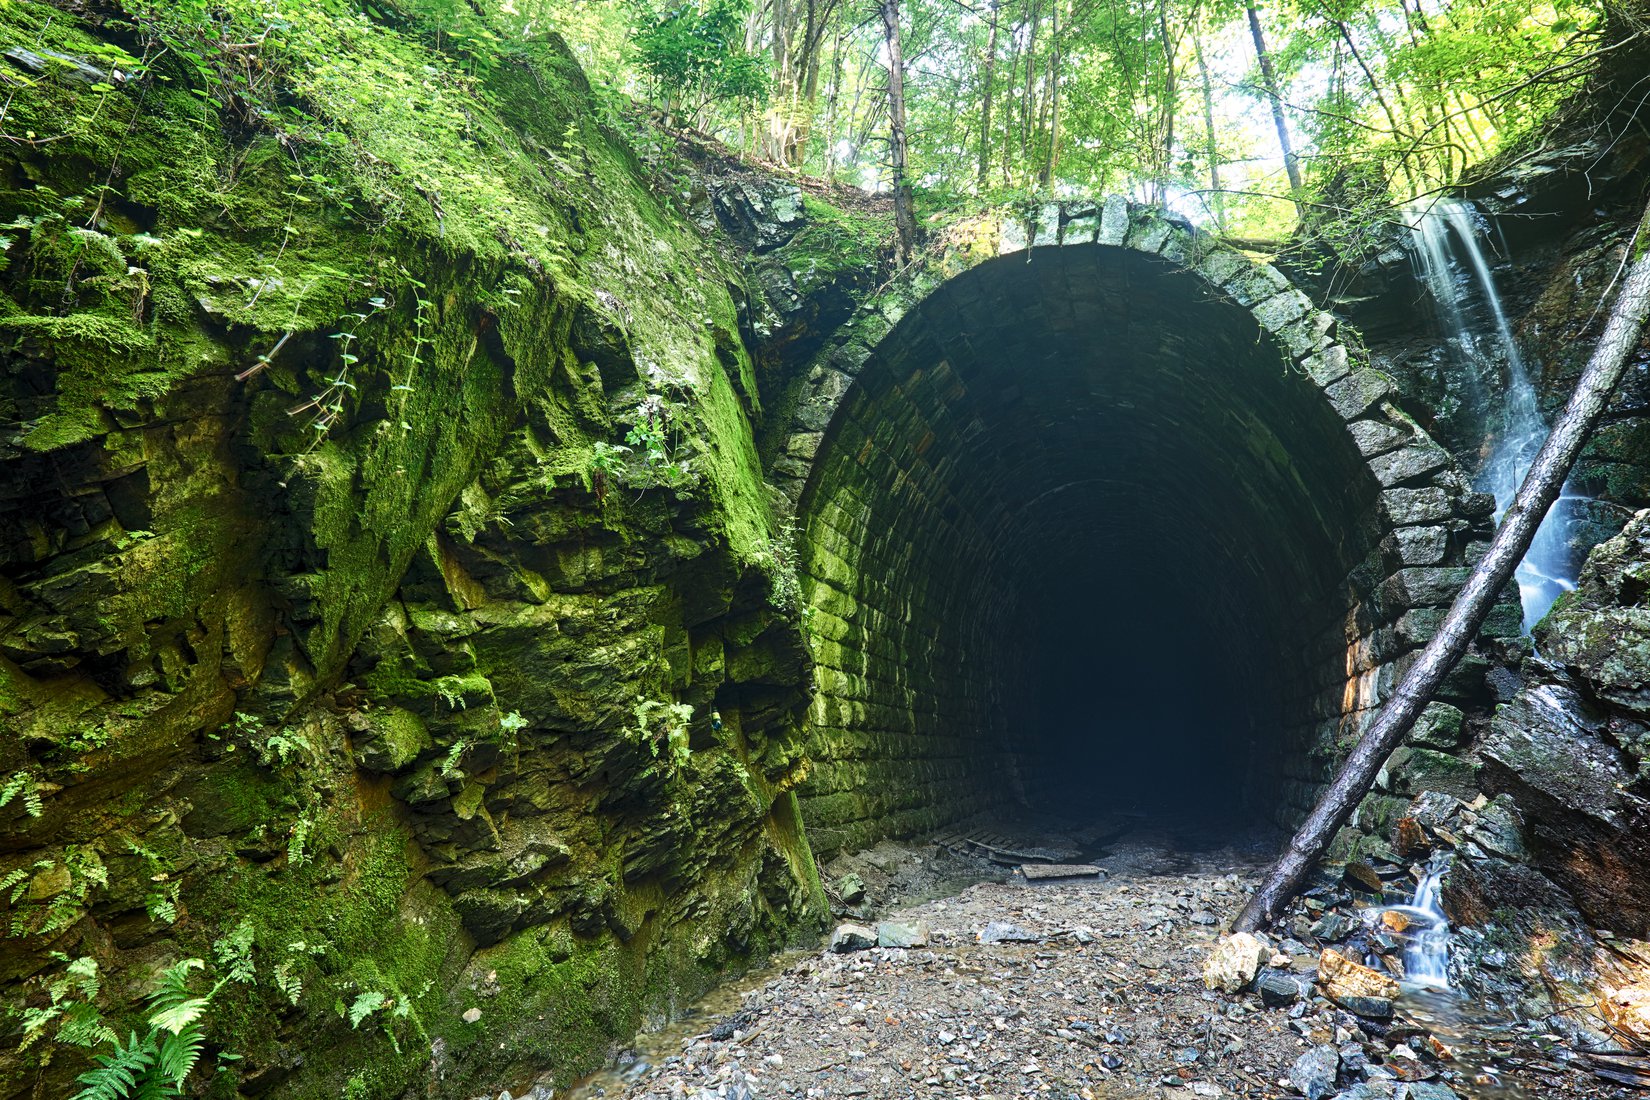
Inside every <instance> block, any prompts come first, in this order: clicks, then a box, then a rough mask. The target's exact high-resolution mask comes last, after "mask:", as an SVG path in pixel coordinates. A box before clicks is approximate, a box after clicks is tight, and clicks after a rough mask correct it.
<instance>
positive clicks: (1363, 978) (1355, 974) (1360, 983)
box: [1318, 951, 1398, 1001]
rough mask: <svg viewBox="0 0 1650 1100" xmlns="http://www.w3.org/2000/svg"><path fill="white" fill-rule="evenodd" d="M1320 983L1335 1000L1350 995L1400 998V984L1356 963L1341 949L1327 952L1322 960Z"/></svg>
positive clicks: (1319, 973)
mask: <svg viewBox="0 0 1650 1100" xmlns="http://www.w3.org/2000/svg"><path fill="white" fill-rule="evenodd" d="M1318 984H1319V985H1321V986H1323V990H1324V993H1325V995H1327V996H1328V997H1329V999H1330V1000H1332V1001H1340V1000H1343V999H1345V998H1347V997H1379V998H1384V999H1386V1000H1388V1001H1391V1000H1396V999H1397V997H1398V983H1397V982H1396V981H1394V980H1393V979H1392V978H1390V977H1388V976H1387V975H1385V974H1382V973H1381V972H1380V971H1379V970H1371V969H1370V968H1369V967H1367V966H1364V965H1362V964H1360V963H1355V962H1353V961H1352V960H1351V959H1349V958H1347V957H1346V956H1345V955H1343V954H1341V953H1340V952H1339V951H1325V952H1324V953H1323V956H1322V957H1321V958H1319V959H1318Z"/></svg>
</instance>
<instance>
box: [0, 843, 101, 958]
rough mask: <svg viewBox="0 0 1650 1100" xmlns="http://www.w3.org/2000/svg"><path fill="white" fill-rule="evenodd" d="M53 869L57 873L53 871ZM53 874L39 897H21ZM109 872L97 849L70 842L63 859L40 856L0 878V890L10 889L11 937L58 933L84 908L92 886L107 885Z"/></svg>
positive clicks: (71, 922) (81, 913)
mask: <svg viewBox="0 0 1650 1100" xmlns="http://www.w3.org/2000/svg"><path fill="white" fill-rule="evenodd" d="M53 872H58V873H57V874H53ZM46 874H53V878H52V879H51V880H48V882H47V884H46V886H45V889H43V890H42V891H41V893H42V896H41V897H40V898H39V899H38V900H32V901H31V900H28V899H26V898H24V894H25V892H27V891H29V890H30V889H31V888H32V887H33V886H34V885H35V883H36V881H37V880H39V878H40V876H42V875H46ZM108 884H109V872H108V870H107V869H106V868H105V867H104V866H103V860H102V859H101V858H100V857H99V856H98V854H97V849H95V848H92V847H89V846H86V845H77V844H71V845H69V847H67V848H65V849H64V851H63V857H62V860H61V861H59V860H55V859H49V858H48V859H40V860H36V861H35V862H34V864H33V865H32V866H30V867H26V868H14V869H12V870H11V871H9V872H8V873H7V874H6V875H5V876H4V877H3V878H0V890H10V891H11V894H10V895H9V896H8V898H7V902H8V904H10V905H11V906H12V915H11V923H10V934H11V935H12V936H17V937H21V936H50V935H52V934H54V933H56V932H61V931H62V930H63V929H65V928H67V927H69V926H70V925H71V924H73V923H74V922H75V921H77V920H79V919H80V918H81V916H82V915H84V913H85V911H86V902H87V899H88V898H89V897H90V895H91V892H92V890H93V888H94V887H99V886H107V885H108Z"/></svg>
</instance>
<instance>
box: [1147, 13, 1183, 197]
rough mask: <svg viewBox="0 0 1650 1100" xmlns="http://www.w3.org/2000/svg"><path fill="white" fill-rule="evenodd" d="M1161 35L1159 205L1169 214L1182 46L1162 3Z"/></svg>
mask: <svg viewBox="0 0 1650 1100" xmlns="http://www.w3.org/2000/svg"><path fill="white" fill-rule="evenodd" d="M1157 33H1158V35H1159V36H1160V37H1161V38H1162V39H1163V127H1162V133H1163V144H1162V148H1161V151H1160V152H1159V154H1158V165H1157V180H1156V182H1155V183H1154V184H1153V185H1152V186H1153V187H1154V188H1156V190H1157V197H1156V201H1157V205H1158V206H1159V207H1161V208H1162V209H1163V211H1164V212H1165V213H1167V212H1168V209H1169V166H1170V165H1171V164H1173V163H1174V122H1175V101H1176V94H1175V71H1174V55H1175V52H1176V50H1177V49H1178V47H1179V45H1180V44H1179V43H1178V42H1176V41H1175V40H1174V38H1173V37H1172V36H1171V35H1170V34H1169V3H1168V0H1159V3H1158V5H1157Z"/></svg>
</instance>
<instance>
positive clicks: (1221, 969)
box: [1203, 932, 1272, 993]
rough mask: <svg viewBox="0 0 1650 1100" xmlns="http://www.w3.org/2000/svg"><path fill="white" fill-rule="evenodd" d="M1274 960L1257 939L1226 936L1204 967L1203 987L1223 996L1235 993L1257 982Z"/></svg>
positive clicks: (1261, 941) (1267, 947) (1267, 949)
mask: <svg viewBox="0 0 1650 1100" xmlns="http://www.w3.org/2000/svg"><path fill="white" fill-rule="evenodd" d="M1271 956H1272V949H1271V947H1270V946H1268V945H1267V944H1266V942H1265V941H1263V940H1261V939H1260V938H1259V937H1258V936H1253V935H1250V934H1249V933H1248V932H1239V933H1237V934H1236V935H1234V936H1227V937H1225V938H1224V939H1222V940H1221V941H1220V943H1218V944H1217V945H1215V949H1214V951H1212V952H1211V953H1210V954H1209V959H1208V961H1207V962H1205V963H1204V964H1203V984H1204V985H1206V986H1208V987H1209V988H1210V989H1218V990H1220V991H1221V992H1222V993H1236V992H1238V991H1239V990H1241V989H1244V988H1246V987H1247V986H1248V985H1249V983H1250V982H1252V981H1254V980H1255V975H1256V974H1257V973H1258V972H1259V971H1260V968H1261V967H1262V966H1264V965H1265V964H1266V960H1267V959H1269V958H1271Z"/></svg>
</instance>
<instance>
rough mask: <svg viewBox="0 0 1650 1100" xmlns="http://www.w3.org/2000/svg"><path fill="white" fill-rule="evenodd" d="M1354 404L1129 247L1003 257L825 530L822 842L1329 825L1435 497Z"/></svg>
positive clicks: (918, 344)
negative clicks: (1010, 825) (1113, 825)
mask: <svg viewBox="0 0 1650 1100" xmlns="http://www.w3.org/2000/svg"><path fill="white" fill-rule="evenodd" d="M1028 257H1029V259H1028ZM1342 404H1343V405H1344V402H1343V403H1342ZM1335 406H1336V402H1333V401H1331V400H1329V399H1326V395H1325V391H1324V389H1323V388H1322V387H1321V386H1320V385H1318V384H1317V383H1315V382H1314V380H1313V379H1312V378H1310V377H1308V376H1307V375H1306V374H1304V373H1303V372H1302V371H1301V370H1299V369H1298V368H1297V367H1294V366H1292V365H1291V356H1290V353H1289V352H1288V351H1286V350H1285V349H1284V348H1282V347H1281V346H1280V343H1279V341H1278V340H1276V339H1275V338H1274V337H1273V336H1272V334H1271V333H1270V332H1268V331H1267V330H1266V328H1264V327H1263V326H1262V325H1261V324H1260V323H1259V322H1258V321H1257V319H1256V316H1255V314H1254V313H1253V312H1252V311H1251V310H1249V309H1247V308H1244V307H1243V306H1240V305H1238V304H1236V303H1234V302H1233V301H1231V300H1230V299H1229V298H1226V297H1225V296H1223V295H1221V294H1220V293H1219V292H1218V291H1216V290H1215V289H1213V288H1212V287H1211V286H1210V285H1209V283H1208V282H1207V281H1205V280H1204V279H1202V278H1200V277H1199V275H1198V274H1197V273H1195V272H1193V271H1189V270H1187V269H1186V268H1185V267H1183V266H1181V265H1178V264H1175V263H1172V262H1170V261H1168V260H1165V259H1163V258H1162V257H1161V256H1158V255H1152V254H1149V253H1142V252H1137V251H1133V250H1131V249H1126V248H1117V247H1107V246H1104V245H1097V244H1090V245H1080V246H1075V247H1073V246H1067V247H1062V248H1058V249H1048V250H1045V251H1042V252H1036V251H1033V252H1027V253H1019V254H1016V255H1012V256H1007V257H1003V258H1000V259H995V260H990V261H987V262H986V263H983V264H981V265H980V266H978V267H976V268H974V269H972V270H970V271H967V272H965V273H964V274H962V275H959V276H957V277H955V278H953V279H952V280H950V281H949V282H947V283H945V284H944V285H942V286H941V287H940V288H939V289H937V290H935V291H934V292H933V293H932V294H930V295H929V296H928V297H927V298H926V299H924V300H923V301H922V302H921V303H920V304H918V305H917V306H916V308H914V309H913V310H911V311H910V312H909V313H908V314H906V315H905V316H904V317H903V318H902V319H901V320H900V322H899V323H898V324H897V325H896V326H895V327H894V329H893V331H892V332H891V333H889V334H888V335H887V336H886V337H885V338H883V339H882V340H881V341H880V342H879V343H878V345H877V347H876V348H875V350H874V353H873V354H872V356H871V358H870V359H869V360H868V361H867V362H866V363H865V364H864V367H863V369H862V370H861V371H860V372H859V375H858V377H857V378H856V379H855V380H854V383H853V385H852V386H851V388H849V390H848V392H847V393H846V394H845V396H844V397H843V398H842V400H841V403H840V405H839V406H838V407H837V408H836V409H835V412H834V415H833V417H832V419H831V421H830V423H829V426H828V427H827V428H826V429H825V431H824V433H823V435H822V437H821V438H820V439H819V440H818V448H817V457H816V458H815V459H814V462H813V466H812V472H811V476H810V478H809V480H808V483H807V490H806V492H805V493H804V495H803V497H802V500H801V502H800V507H799V513H800V518H801V521H802V527H803V531H804V538H803V558H804V572H805V574H806V576H805V579H804V591H805V595H806V598H807V601H808V605H809V608H810V618H809V629H810V632H811V634H812V638H813V647H814V655H815V660H816V679H817V683H818V689H819V690H818V694H817V696H816V698H815V702H814V706H813V709H812V712H811V715H810V736H809V751H810V754H811V755H812V757H813V761H814V770H813V774H812V777H811V779H810V781H809V787H808V788H807V790H805V791H804V816H805V819H806V821H807V824H808V828H809V831H810V836H811V837H812V838H813V841H814V843H815V846H816V847H817V848H819V849H821V850H823V851H827V852H829V851H833V850H836V849H838V848H841V847H845V846H853V845H857V844H860V843H865V842H869V841H872V840H875V839H876V838H877V837H878V836H882V835H900V834H911V833H915V832H919V831H922V830H923V829H926V828H937V827H939V826H940V825H943V824H946V823H947V822H949V821H953V820H957V819H959V818H962V817H964V816H967V815H969V814H974V813H979V812H981V811H985V810H990V809H992V808H1004V809H1009V808H1012V807H1030V808H1033V809H1037V810H1044V811H1052V812H1057V813H1060V814H1062V815H1064V816H1067V817H1072V816H1081V815H1091V814H1092V815H1099V814H1103V813H1107V812H1111V811H1115V810H1118V809H1123V808H1127V809H1130V810H1134V811H1137V812H1144V813H1148V814H1152V815H1159V816H1163V815H1167V816H1172V817H1178V818H1182V819H1185V820H1187V821H1189V822H1193V823H1196V822H1207V821H1208V820H1210V819H1216V820H1223V821H1227V822H1245V821H1263V822H1280V823H1281V822H1286V821H1289V820H1292V819H1293V818H1295V817H1297V816H1298V815H1299V814H1300V813H1302V812H1304V810H1305V809H1307V808H1309V807H1310V804H1311V800H1312V798H1313V796H1314V794H1315V791H1316V788H1317V786H1318V785H1319V784H1320V783H1321V782H1322V781H1323V779H1324V778H1325V777H1326V771H1327V769H1328V768H1329V767H1330V766H1331V761H1330V757H1331V756H1332V755H1333V753H1334V752H1335V751H1336V749H1337V747H1338V743H1339V742H1343V741H1344V739H1345V737H1346V735H1347V732H1348V730H1349V729H1350V730H1351V731H1352V732H1353V733H1355V732H1356V730H1355V728H1353V727H1355V724H1356V722H1357V720H1358V719H1359V718H1360V717H1362V716H1363V715H1365V714H1366V713H1367V708H1368V707H1370V706H1371V705H1373V703H1374V702H1375V698H1374V692H1373V682H1374V680H1375V679H1376V678H1377V677H1378V675H1379V672H1378V670H1379V665H1380V662H1381V661H1382V660H1383V659H1385V658H1386V657H1387V656H1389V654H1388V653H1387V652H1386V651H1387V650H1391V649H1392V648H1393V647H1392V645H1391V644H1389V643H1390V640H1391V637H1392V631H1391V629H1390V624H1391V622H1392V621H1393V619H1394V618H1395V617H1396V615H1397V614H1398V613H1400V612H1401V610H1403V609H1402V608H1400V607H1398V606H1397V603H1398V601H1396V600H1395V599H1392V598H1388V597H1383V596H1382V595H1381V593H1382V592H1386V591H1387V589H1389V588H1390V584H1389V583H1388V578H1389V576H1390V574H1391V570H1392V569H1393V568H1396V567H1398V566H1401V565H1402V564H1403V563H1402V562H1394V561H1393V560H1391V557H1392V556H1391V554H1390V553H1389V554H1387V555H1386V556H1383V551H1382V547H1383V546H1385V547H1386V548H1387V549H1388V550H1389V551H1390V550H1391V547H1392V541H1391V539H1390V538H1387V541H1386V542H1385V543H1383V541H1382V540H1383V538H1385V537H1386V536H1388V535H1389V534H1390V532H1389V531H1388V530H1387V527H1388V526H1389V525H1388V523H1387V520H1386V518H1385V517H1386V516H1387V514H1388V510H1387V509H1386V508H1385V507H1384V501H1383V496H1382V493H1383V489H1390V488H1392V487H1393V486H1394V485H1398V484H1400V483H1402V484H1419V483H1418V482H1413V483H1411V482H1402V481H1401V479H1402V478H1403V477H1405V476H1407V474H1405V473H1404V472H1403V471H1398V472H1397V473H1395V474H1388V473H1386V472H1385V471H1372V467H1371V464H1370V461H1369V459H1368V458H1366V455H1365V453H1364V452H1365V451H1370V450H1379V449H1380V448H1378V447H1369V446H1366V445H1364V444H1362V443H1360V442H1359V440H1360V439H1364V438H1366V437H1369V436H1370V434H1371V433H1370V432H1369V431H1363V430H1361V429H1356V428H1349V426H1348V423H1347V418H1346V409H1345V408H1344V407H1343V408H1341V409H1339V410H1337V408H1336V407H1335ZM1387 413H1391V410H1387ZM1358 415H1364V410H1363V409H1361V408H1359V409H1354V410H1353V416H1354V417H1356V416H1358ZM1381 415H1387V414H1386V413H1383V414H1381ZM1381 430H1382V431H1384V432H1386V433H1388V434H1390V435H1397V434H1399V433H1398V432H1397V431H1395V430H1394V429H1393V428H1391V427H1383V428H1382V429H1381ZM1428 445H1429V446H1430V441H1428ZM1400 572H1401V570H1400ZM1383 585H1386V586H1387V587H1386V588H1383V587H1382V586H1383ZM1378 590H1379V591H1378Z"/></svg>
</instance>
